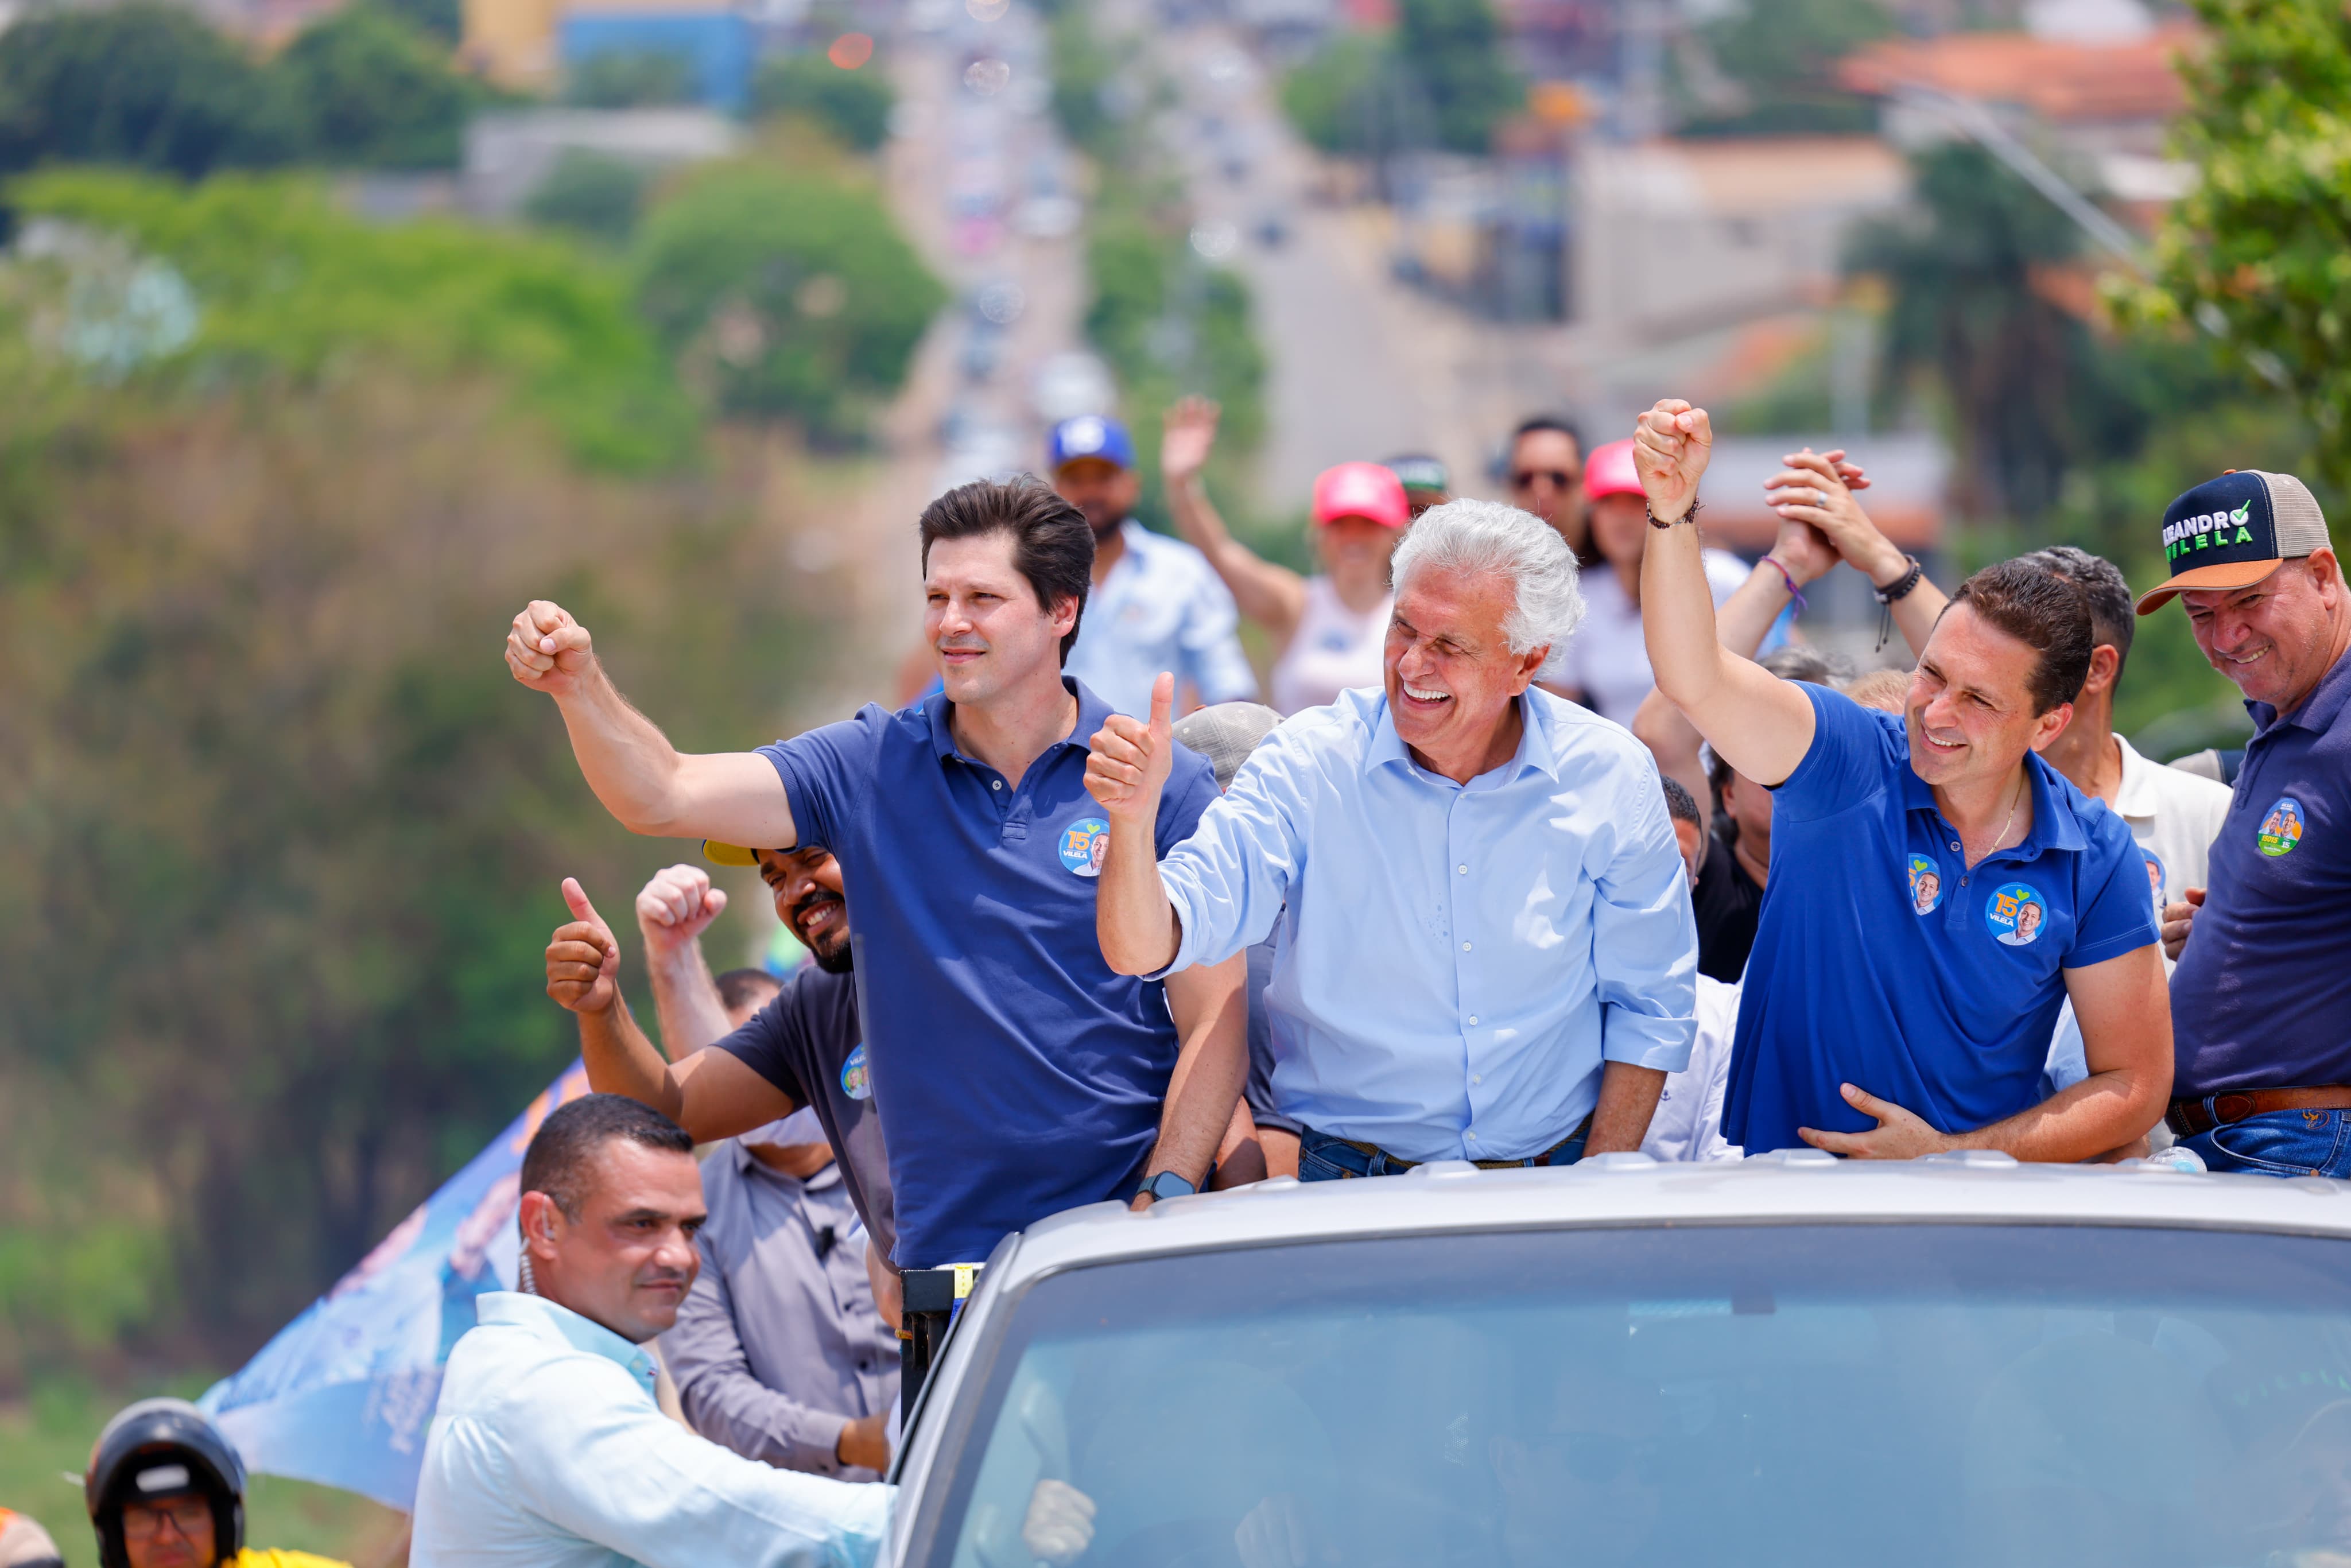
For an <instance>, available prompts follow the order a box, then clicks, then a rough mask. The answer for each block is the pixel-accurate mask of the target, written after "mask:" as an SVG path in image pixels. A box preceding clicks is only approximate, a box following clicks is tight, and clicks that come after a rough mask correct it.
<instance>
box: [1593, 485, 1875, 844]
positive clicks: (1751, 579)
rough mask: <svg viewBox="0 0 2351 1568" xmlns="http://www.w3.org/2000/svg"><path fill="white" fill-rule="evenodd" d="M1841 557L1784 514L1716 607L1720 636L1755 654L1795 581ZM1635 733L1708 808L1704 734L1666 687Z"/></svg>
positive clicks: (1644, 704) (1649, 702) (1649, 699)
mask: <svg viewBox="0 0 2351 1568" xmlns="http://www.w3.org/2000/svg"><path fill="white" fill-rule="evenodd" d="M1838 455H1840V456H1842V455H1843V454H1838ZM1855 472H1858V470H1856V471H1855ZM1836 563H1837V554H1836V550H1835V549H1834V548H1833V547H1832V546H1831V545H1830V544H1829V542H1828V540H1826V539H1824V538H1822V537H1821V534H1820V531H1819V530H1818V529H1817V528H1813V526H1812V525H1811V524H1809V523H1802V522H1797V521H1795V520H1793V519H1792V518H1782V520H1781V523H1780V535H1779V538H1776V539H1774V540H1773V541H1772V544H1771V549H1770V550H1769V551H1768V552H1766V554H1765V555H1764V557H1763V559H1761V560H1759V561H1757V562H1756V563H1755V570H1753V571H1751V572H1750V573H1748V576H1747V580H1746V581H1745V582H1743V583H1740V585H1739V591H1737V592H1735V593H1733V594H1732V595H1731V596H1730V597H1729V599H1728V600H1726V601H1724V602H1723V606H1722V609H1721V610H1720V611H1719V612H1718V613H1717V616H1716V622H1715V637H1716V640H1717V641H1719V642H1720V643H1721V644H1722V645H1723V646H1724V647H1725V648H1728V649H1729V651H1730V652H1732V653H1737V654H1738V655H1740V657H1741V658H1747V659H1751V658H1753V657H1754V656H1755V650H1756V649H1758V648H1760V647H1761V646H1762V645H1763V639H1764V637H1765V636H1767V635H1768V634H1769V633H1770V632H1771V624H1772V622H1775V621H1777V620H1779V619H1780V613H1781V612H1782V611H1783V610H1785V609H1787V608H1788V606H1789V605H1790V604H1791V603H1792V602H1793V600H1792V595H1791V593H1790V584H1791V583H1792V584H1793V585H1794V586H1795V588H1797V589H1799V590H1801V589H1803V588H1805V587H1807V586H1809V585H1810V584H1812V583H1813V582H1814V581H1816V580H1819V579H1820V578H1821V577H1823V575H1825V574H1826V573H1827V572H1828V571H1829V570H1830V569H1831V568H1833V567H1834V566H1835V565H1836ZM1633 734H1634V736H1635V738H1637V739H1638V740H1639V741H1640V742H1641V744H1642V745H1644V746H1646V747H1648V748H1649V754H1650V755H1651V756H1653V757H1655V758H1656V759H1657V771H1658V772H1660V773H1663V774H1664V775H1666V777H1667V778H1668V779H1672V780H1674V782H1676V783H1677V784H1679V785H1680V786H1681V787H1682V788H1683V789H1687V790H1688V791H1689V792H1690V797H1691V799H1693V800H1697V801H1698V810H1700V811H1701V812H1705V811H1707V810H1708V809H1709V807H1710V804H1711V798H1712V791H1711V790H1709V789H1708V787H1707V779H1706V768H1705V766H1704V765H1703V764H1702V763H1701V762H1700V761H1699V759H1698V744H1699V741H1700V740H1701V739H1702V738H1703V737H1700V736H1699V734H1698V729H1697V727H1695V726H1694V725H1692V724H1691V723H1690V721H1689V720H1688V719H1687V718H1685V717H1683V716H1682V712H1681V710H1680V709H1679V708H1677V707H1676V706H1674V705H1673V704H1672V703H1671V702H1669V701H1667V697H1666V695H1665V694H1664V693H1663V692H1660V691H1658V690H1656V688H1655V687H1652V688H1651V689H1650V692H1649V695H1647V696H1645V697H1643V698H1642V699H1641V706H1640V709H1639V711H1637V712H1636V713H1635V714H1634V715H1633Z"/></svg>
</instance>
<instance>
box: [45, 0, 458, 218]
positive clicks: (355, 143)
mask: <svg viewBox="0 0 2351 1568" xmlns="http://www.w3.org/2000/svg"><path fill="white" fill-rule="evenodd" d="M491 96H492V95H491V94H490V93H489V92H488V90H487V89H485V88H483V87H481V86H480V85H479V84H478V83H476V82H475V81H473V80H472V79H471V78H466V77H464V76H461V75H459V74H458V73H457V72H456V71H455V68H453V66H452V65H451V63H450V59H449V50H448V46H447V44H446V42H445V41H444V40H443V39H439V38H436V37H432V36H431V35H429V34H427V33H426V32H425V31H423V29H422V28H421V27H420V26H418V24H417V22H416V21H415V20H413V19H412V17H411V16H407V15H403V14H402V13H401V12H399V11H396V10H394V9H392V7H390V6H388V5H378V4H376V3H375V0H360V4H356V5H349V6H345V7H343V8H342V9H340V10H338V11H336V12H333V13H331V14H329V16H324V17H322V18H320V19H319V20H318V21H316V22H313V23H311V24H310V25H309V26H308V27H306V28H304V29H303V31H302V32H301V33H300V34H299V35H298V36H297V37H296V38H295V40H294V41H293V43H292V44H290V45H288V46H287V48H286V49H285V50H284V51H283V52H282V53H281V54H280V55H279V56H278V57H277V58H276V59H274V60H272V61H270V62H268V63H267V64H262V63H258V62H256V60H254V59H253V58H251V57H249V56H247V55H246V53H245V51H244V49H243V48H242V47H241V46H239V45H238V44H236V43H235V42H233V41H231V40H230V39H228V38H226V37H223V36H222V35H221V34H219V33H216V32H214V30H213V29H212V28H211V27H209V26H205V25H204V22H203V21H202V20H200V19H199V18H198V16H196V14H195V13H194V12H193V11H190V10H189V9H187V8H186V7H184V6H181V5H169V4H160V3H157V0H130V3H129V4H126V5H110V6H98V7H89V8H78V9H72V10H65V9H57V10H44V11H39V12H37V13H35V14H34V15H32V16H27V17H26V18H24V19H23V20H21V21H19V22H18V23H17V24H16V25H15V26H11V27H10V28H8V29H7V31H6V32H5V33H0V172H15V171H19V170H25V169H30V168H34V167H37V166H38V165H40V164H44V163H49V162H110V163H120V164H127V165H131V166H132V167H137V168H144V169H152V170H155V171H158V172H168V173H172V174H177V175H180V176H182V177H183V178H188V179H193V178H197V177H200V176H202V175H204V174H206V173H208V172H212V171H213V170H215V169H229V168H266V167H274V166H277V165H279V164H285V163H301V162H308V163H325V164H333V165H339V166H351V167H379V168H397V169H410V168H446V167H453V166H455V163H456V162H458V158H459V153H460V143H461V141H462V139H463V135H464V129H465V117H466V115H467V114H468V113H469V112H470V111H471V110H473V109H474V108H475V107H476V106H477V105H479V104H481V103H483V102H485V101H487V100H488V99H489V98H490V97H491Z"/></svg>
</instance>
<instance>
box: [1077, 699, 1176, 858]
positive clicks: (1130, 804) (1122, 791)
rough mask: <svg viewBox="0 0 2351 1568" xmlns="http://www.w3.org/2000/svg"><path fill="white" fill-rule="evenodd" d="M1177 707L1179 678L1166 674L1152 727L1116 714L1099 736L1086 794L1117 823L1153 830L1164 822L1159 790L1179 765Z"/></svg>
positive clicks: (1090, 760) (1153, 701) (1153, 705)
mask: <svg viewBox="0 0 2351 1568" xmlns="http://www.w3.org/2000/svg"><path fill="white" fill-rule="evenodd" d="M1174 706H1175V676H1174V675H1170V674H1162V675H1161V676H1160V677H1159V678H1158V679H1157V680H1156V681H1155V682H1153V683H1152V686H1151V722H1150V723H1149V724H1144V723H1143V722H1142V721H1141V720H1139V719H1134V718H1130V717H1128V716H1126V715H1124V714H1123V713H1114V714H1113V715H1111V716H1110V717H1109V718H1108V719H1106V720H1104V721H1103V723H1102V728H1100V729H1098V730H1096V731H1095V732H1094V737H1093V740H1092V742H1091V743H1090V745H1091V748H1092V753H1093V755H1092V756H1091V757H1089V758H1086V792H1087V793H1088V794H1090V795H1092V797H1093V798H1094V799H1095V800H1098V801H1100V802H1101V804H1102V810H1103V811H1104V812H1106V813H1108V815H1109V816H1110V819H1111V820H1112V821H1113V822H1121V823H1126V824H1130V825H1134V826H1139V827H1141V828H1142V829H1143V830H1144V832H1145V833H1148V832H1150V831H1151V830H1152V828H1153V827H1154V826H1155V824H1156V822H1157V821H1158V818H1159V791H1160V789H1162V788H1163V787H1165V784H1166V782H1167V770H1168V768H1170V767H1171V766H1173V765H1174V763H1175V734H1174V729H1173V721H1172V720H1171V719H1170V717H1169V710H1170V709H1172V708H1173V707H1174Z"/></svg>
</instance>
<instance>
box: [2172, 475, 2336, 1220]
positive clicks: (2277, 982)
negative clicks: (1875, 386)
mask: <svg viewBox="0 0 2351 1568" xmlns="http://www.w3.org/2000/svg"><path fill="white" fill-rule="evenodd" d="M2163 548H2164V558H2165V559H2167V560H2168V561H2169V562H2170V564H2171V569H2172V576H2171V577H2170V578H2168V580H2165V581H2164V582H2162V583H2160V584H2158V586H2157V587H2155V588H2153V589H2151V590H2149V591H2147V593H2146V594H2144V595H2142V596H2141V597H2140V599H2139V601H2138V612H2139V613H2140V614H2141V615H2146V614H2148V613H2150V612H2154V611H2155V610H2157V609H2158V608H2160V607H2161V605H2162V604H2163V602H2164V601H2166V600H2168V599H2169V598H2171V597H2172V596H2173V595H2175V594H2177V595H2178V596H2179V602H2180V604H2181V605H2182V606H2184V607H2185V608H2186V610H2187V612H2188V623H2189V626H2190V627H2191V628H2192V629H2193V630H2194V631H2195V633H2196V645H2197V646H2198V647H2199V648H2201V649H2203V650H2204V656H2205V657H2206V658H2207V659H2210V661H2211V662H2212V667H2213V668H2214V669H2216V670H2219V671H2220V673H2221V674H2224V675H2226V676H2228V677H2229V678H2230V679H2231V680H2232V681H2234V682H2236V683H2237V687H2238V689H2239V690H2241V691H2242V692H2243V693H2244V694H2245V707H2246V710H2247V711H2248V712H2250V713H2251V714H2252V716H2253V726H2254V731H2253V737H2252V740H2251V741H2249V742H2247V743H2246V746H2245V764H2244V768H2243V769H2242V770H2241V772H2239V773H2238V775H2237V788H2236V794H2235V797H2234V799H2233V800H2232V801H2231V804H2230V807H2229V814H2228V816H2227V818H2226V819H2224V820H2223V821H2222V822H2221V824H2220V836H2219V837H2218V838H2216V839H2215V840H2213V841H2212V852H2211V860H2210V876H2211V879H2212V880H2211V887H2210V891H2209V892H2208V891H2207V890H2205V889H2202V888H2189V889H2186V890H2184V896H2183V898H2182V900H2181V902H2179V903H2178V904H2172V905H2170V906H2169V907H2168V908H2167V909H2166V910H2165V911H2164V940H2165V944H2166V946H2170V947H2172V948H2173V950H2174V951H2175V952H2176V953H2177V955H2178V956H2179V968H2178V969H2176V970H2174V971H2173V973H2172V977H2171V1009H2172V1018H2173V1020H2174V1027H2175V1029H2176V1031H2177V1037H2176V1038H2177V1042H2178V1048H2179V1060H2178V1066H2177V1068H2176V1071H2175V1074H2174V1080H2173V1085H2172V1093H2173V1095H2174V1096H2175V1098H2174V1100H2173V1101H2172V1104H2171V1126H2172V1130H2173V1131H2174V1132H2176V1133H2178V1134H2180V1137H2181V1139H2182V1141H2183V1142H2185V1143H2186V1144H2187V1145H2189V1147H2190V1148H2193V1149H2194V1150H2195V1151H2196V1152H2197V1153H2198V1154H2199V1155H2202V1156H2203V1159H2204V1163H2205V1164H2206V1165H2207V1166H2210V1167H2212V1168H2213V1169H2214V1170H2233V1171H2252V1172H2255V1173H2258V1174H2261V1175H2265V1176H2351V964H2346V962H2344V956H2345V955H2344V948H2345V939H2344V933H2345V932H2346V930H2351V658H2346V656H2345V654H2346V650H2351V590H2346V587H2345V584H2344V580H2343V567H2342V564H2341V563H2340V562H2339V561H2338V560H2337V559H2335V550H2334V548H2333V546H2332V545H2331V544H2330V543H2329V541H2328V539H2327V534H2326V518H2325V515H2324V514H2323V513H2321V512H2320V510H2319V509H2318V502H2317V501H2316V500H2315V499H2314V497H2312V496H2311V493H2310V491H2309V488H2308V487H2307V486H2304V484H2303V483H2302V481H2301V480H2299V479H2296V478H2295V477H2294V476H2292V475H2291V474H2264V473H2260V472H2256V471H2251V470H2249V471H2246V472H2243V473H2236V474H2224V475H2222V476H2220V478H2218V479H2212V480H2209V481H2207V482H2206V483H2204V484H2201V485H2199V486H2196V487H2195V488H2194V489H2192V490H2190V491H2189V492H2188V493H2187V494H2186V495H2184V496H2181V497H2179V499H2178V500H2176V501H2174V502H2172V503H2171V507H2170V509H2169V510H2168V511H2167V512H2165V513H2164V516H2163ZM2198 904H2201V906H2202V907H2201V908H2200V909H2199V907H2198Z"/></svg>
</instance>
